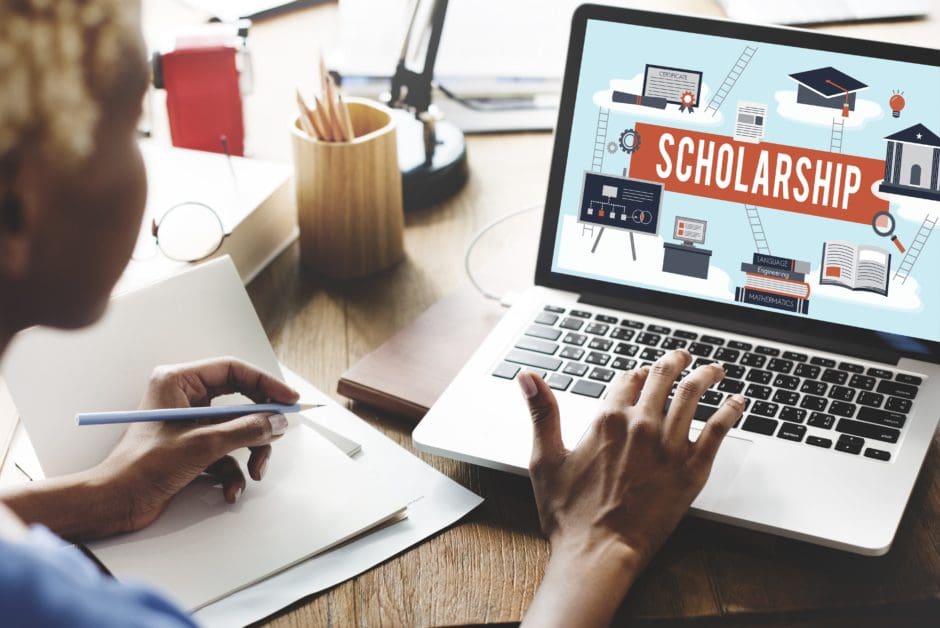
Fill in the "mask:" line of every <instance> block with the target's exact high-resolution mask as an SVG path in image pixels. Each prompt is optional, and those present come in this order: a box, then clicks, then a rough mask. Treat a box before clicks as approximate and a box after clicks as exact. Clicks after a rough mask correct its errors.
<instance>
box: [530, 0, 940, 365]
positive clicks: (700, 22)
mask: <svg viewBox="0 0 940 628" xmlns="http://www.w3.org/2000/svg"><path fill="white" fill-rule="evenodd" d="M588 20H600V21H605V22H614V23H620V24H627V25H633V26H647V27H653V28H662V29H667V30H673V31H679V32H686V33H699V34H703V35H712V36H718V37H729V38H734V39H742V40H749V41H757V42H763V43H768V44H779V45H785V46H794V47H800V48H811V49H815V50H820V51H827V52H837V53H846V54H853V55H860V56H867V57H874V58H879V59H886V60H891V61H903V62H908V63H918V64H922V65H928V66H934V67H938V68H940V50H931V49H928V48H919V47H914V46H903V45H898V44H889V43H881V42H872V41H867V40H860V39H853V38H849V37H841V36H835V35H827V34H823V33H817V32H812V31H806V30H801V29H795V28H785V27H771V26H756V25H748V24H739V23H736V22H731V21H727V20H720V19H711V18H699V17H690V16H685V15H675V14H668V13H654V12H650V11H641V10H636V9H621V8H617V7H607V6H600V5H593V4H585V5H581V6H580V7H578V9H577V10H576V11H575V13H574V16H573V18H572V23H571V34H570V38H569V44H568V54H567V62H566V65H565V73H564V81H563V84H562V95H561V102H560V105H559V110H558V122H557V124H556V128H555V143H554V148H553V153H552V164H551V170H550V176H549V180H548V192H547V195H546V202H545V212H544V215H543V218H542V231H541V236H540V240H539V253H538V260H537V263H536V269H535V283H536V285H539V286H545V287H547V288H553V289H557V290H565V291H569V292H577V293H579V294H580V295H581V297H582V299H583V300H585V301H594V302H599V303H602V304H605V305H609V306H615V307H619V308H621V309H625V310H629V311H635V312H639V313H647V314H651V315H656V316H668V317H670V318H673V319H675V320H679V321H687V322H690V323H697V324H709V325H717V326H719V327H724V328H726V329H729V330H742V331H743V330H746V331H745V333H749V334H753V335H765V336H768V337H773V338H778V339H784V338H785V339H786V341H787V342H794V343H800V344H806V345H809V346H815V347H818V348H821V349H825V350H829V351H836V352H839V353H849V354H867V355H875V356H879V357H880V358H881V359H892V360H893V359H895V358H896V357H904V356H907V357H912V358H915V359H920V360H926V361H930V362H940V342H937V341H931V340H926V339H920V338H914V337H909V336H903V335H899V334H894V333H890V332H880V331H874V330H869V329H862V328H858V327H853V326H850V325H842V324H837V323H829V322H824V321H817V320H813V319H807V318H798V317H795V316H790V315H787V314H777V313H774V312H769V311H763V310H758V309H756V308H747V307H741V306H735V305H731V304H728V303H719V302H715V301H709V300H706V299H701V298H698V297H693V296H682V295H677V294H670V293H666V292H660V291H657V290H652V289H649V288H640V287H636V286H629V285H621V284H615V283H610V282H605V281H600V280H596V279H589V278H585V277H576V276H573V275H567V274H564V273H559V272H553V271H552V258H553V256H554V251H555V237H556V233H557V230H558V220H559V216H560V210H561V194H562V188H563V184H564V175H565V171H566V169H567V160H568V147H569V143H570V141H571V127H572V123H573V118H574V106H575V99H576V97H577V91H578V78H579V75H580V70H581V59H582V52H583V50H584V38H585V32H586V29H587V23H588ZM901 315H903V313H902V314H901ZM938 316H940V313H938ZM761 331H763V332H764V333H763V334H761V333H760V332H761Z"/></svg>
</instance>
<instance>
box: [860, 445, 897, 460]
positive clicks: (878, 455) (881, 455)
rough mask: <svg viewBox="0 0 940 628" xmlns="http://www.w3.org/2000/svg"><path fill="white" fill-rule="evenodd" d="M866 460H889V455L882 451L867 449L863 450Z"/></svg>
mask: <svg viewBox="0 0 940 628" xmlns="http://www.w3.org/2000/svg"><path fill="white" fill-rule="evenodd" d="M865 457H866V458H874V459H875V460H891V454H890V453H888V452H887V451H884V450H883V449H872V448H871V447H869V448H868V449H866V450H865Z"/></svg>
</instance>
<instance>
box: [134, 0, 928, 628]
mask: <svg viewBox="0 0 940 628" xmlns="http://www.w3.org/2000/svg"><path fill="white" fill-rule="evenodd" d="M634 4H636V5H637V6H642V5H644V4H647V3H643V2H639V1H637V2H635V3H634ZM657 6H660V7H664V8H666V9H668V10H674V11H688V12H692V13H702V14H710V15H718V14H719V11H718V9H717V5H715V4H714V3H712V2H709V1H708V0H674V1H668V2H660V3H658V4H657ZM933 15H934V17H933V18H931V20H929V21H922V22H911V23H908V22H899V23H891V24H884V25H873V24H863V25H852V26H840V27H833V28H829V29H827V30H830V31H833V32H839V33H846V34H851V35H856V36H860V37H866V38H871V39H887V40H893V41H905V42H910V43H918V44H922V45H935V42H936V37H937V34H938V32H940V22H938V17H940V0H933ZM145 16H146V17H145V20H146V25H147V29H148V30H151V31H156V30H158V29H159V28H160V26H161V25H164V24H174V23H179V22H180V21H181V20H182V21H187V20H191V19H192V14H191V13H190V12H189V11H188V10H185V9H182V8H180V7H178V6H176V5H173V4H171V3H167V2H156V1H150V2H146V3H145ZM335 27H336V7H335V6H334V5H325V6H321V7H316V8H312V9H308V10H304V11H300V12H296V13H292V14H290V15H288V16H284V17H280V18H276V19H272V20H268V21H265V22H261V23H259V24H257V25H256V26H255V27H254V29H253V31H252V35H251V39H252V47H253V50H254V53H255V63H256V73H257V89H256V91H255V94H254V95H253V96H252V97H251V98H250V101H249V103H248V110H247V115H248V116H249V117H248V131H249V137H250V140H251V141H252V143H253V145H254V148H255V153H256V154H257V155H258V156H259V157H265V158H273V159H281V160H287V159H289V154H290V153H289V149H290V145H289V139H288V134H287V132H286V126H287V120H288V119H289V117H290V115H291V113H292V112H293V99H292V90H293V87H294V85H295V83H296V82H297V81H298V77H307V79H306V80H301V81H300V82H301V83H305V84H308V85H309V84H311V83H312V80H313V79H312V72H313V68H314V60H315V58H316V56H315V55H316V52H317V50H318V49H319V48H320V47H322V48H324V49H329V48H330V46H331V45H332V43H333V42H334V41H335V35H336V28H335ZM551 148H552V139H551V137H550V136H549V135H548V134H526V135H502V136H493V137H479V136H477V137H471V138H469V140H468V150H469V157H470V165H471V178H470V181H469V183H468V184H467V187H466V189H465V190H464V191H463V192H461V193H460V194H459V195H458V196H457V197H455V198H453V199H451V200H449V201H447V202H445V203H443V204H442V205H441V206H440V207H437V208H434V209H432V210H427V211H422V212H418V213H413V214H409V215H408V217H407V230H406V248H407V251H408V258H407V260H406V261H405V262H403V263H402V264H401V265H400V266H398V267H397V268H394V269H392V270H390V271H388V272H386V273H384V274H382V275H379V276H377V277H373V278H369V279H366V280H362V281H358V282H347V283H335V282H326V281H322V280H317V279H311V278H309V277H304V276H303V274H302V273H301V272H300V270H299V267H298V251H297V248H296V246H295V247H293V248H291V249H290V250H288V251H287V252H285V253H284V254H283V255H282V256H281V257H280V258H278V259H277V260H275V262H274V263H273V264H272V265H271V266H270V267H269V268H268V269H267V270H266V271H265V272H264V273H262V275H261V276H259V277H258V278H257V279H256V280H255V281H254V282H253V283H252V284H251V286H250V293H251V297H252V300H253V302H254V304H255V307H256V308H257V310H258V312H259V314H260V317H261V320H262V321H263V323H264V326H265V329H266V331H267V332H268V334H269V336H270V338H271V340H272V342H273V344H274V347H275V349H276V351H277V354H278V357H279V358H280V359H281V360H282V361H283V362H285V363H286V364H287V365H289V366H290V367H291V368H293V369H294V370H296V371H297V372H298V373H300V374H301V375H303V376H304V377H306V378H307V379H308V380H310V381H311V382H313V383H314V384H315V385H316V386H318V387H320V388H321V389H323V390H325V391H333V390H335V387H336V381H337V379H338V378H339V376H340V374H341V373H342V372H343V371H345V370H346V369H347V368H348V367H349V366H350V365H352V364H353V363H355V362H356V361H357V360H359V359H360V358H361V357H362V356H363V355H365V354H366V353H367V352H369V351H371V350H372V349H374V348H375V347H377V346H378V345H380V344H381V343H382V342H384V341H385V340H386V339H387V338H388V337H389V336H391V335H392V334H393V333H394V332H395V331H396V330H397V329H399V328H400V327H402V326H404V325H405V324H407V323H408V322H409V321H411V320H412V319H414V318H415V317H416V316H417V315H418V314H419V313H420V312H422V311H423V310H424V309H425V308H427V307H428V306H430V305H431V304H432V303H434V302H435V301H436V300H437V299H439V298H440V297H442V296H444V295H445V294H447V293H449V292H451V291H453V290H454V289H456V288H457V287H458V286H459V285H461V284H462V283H463V282H464V281H465V279H464V274H463V266H462V262H463V248H464V244H465V243H466V242H467V240H468V239H469V237H470V236H471V234H472V233H474V232H475V231H476V229H478V228H479V227H480V226H482V225H483V224H486V223H487V222H488V221H489V220H491V219H493V218H495V217H497V216H500V215H502V214H504V213H506V212H508V211H510V210H512V209H515V208H518V207H522V206H526V205H529V204H532V203H537V202H539V201H540V200H541V199H543V198H544V194H545V188H546V182H547V173H548V167H549V161H550V153H551ZM519 220H520V221H528V222H524V224H523V222H520V223H518V224H517V225H516V228H515V229H514V231H512V237H513V239H514V246H515V245H516V243H517V241H518V242H520V243H522V244H524V245H525V246H527V247H532V248H533V250H534V234H533V233H532V229H531V226H532V225H537V223H538V217H537V216H532V217H531V218H520V219H519ZM501 233H505V232H501ZM498 249H499V247H497V246H493V247H492V250H493V251H498ZM516 250H517V249H516ZM515 257H516V258H518V257H520V256H515ZM529 259H530V260H531V257H530V258H529ZM512 263H518V264H519V266H517V267H512V266H510V267H509V268H508V269H504V270H508V271H509V275H510V277H509V278H508V279H506V278H503V280H504V281H506V282H507V283H508V284H512V285H516V286H523V285H525V282H526V281H531V279H530V278H531V276H532V266H533V264H534V262H533V261H522V262H512ZM354 410H355V411H356V412H357V414H359V415H360V416H362V417H363V418H364V419H365V420H367V421H369V422H370V423H372V424H373V425H375V426H377V427H378V428H379V429H381V430H382V431H383V432H384V433H386V434H387V435H388V436H389V437H390V438H393V439H394V440H396V441H397V442H399V443H400V444H402V445H403V446H404V447H406V448H408V449H412V450H413V448H412V447H411V438H410V433H411V429H412V426H411V425H410V424H405V423H402V422H398V421H396V420H394V419H391V418H388V417H382V416H376V415H375V414H373V413H371V412H369V411H368V410H365V409H362V408H354ZM417 455H419V456H420V457H421V458H423V459H425V460H427V461H428V462H430V463H431V464H432V465H434V466H435V467H437V468H438V469H440V470H441V471H443V472H444V473H446V474H448V475H449V476H450V477H452V478H454V479H455V480H456V481H458V482H461V483H462V484H464V485H465V486H467V487H469V488H470V489H471V490H473V491H475V492H477V493H479V494H481V495H483V496H484V497H485V498H486V501H485V503H484V504H483V505H482V506H481V507H480V508H478V509H477V510H476V511H475V512H474V513H472V514H471V515H470V516H469V517H468V518H467V519H465V520H464V521H462V522H461V523H460V524H458V525H456V526H454V527H452V528H450V529H448V530H446V531H444V532H442V533H440V534H438V535H436V536H435V537H433V538H432V539H430V540H428V541H427V542H425V543H423V544H421V545H419V546H417V547H415V548H413V549H411V550H410V551H408V552H405V553H404V554H402V555H400V556H398V557H396V558H394V559H392V560H389V561H387V562H386V563H384V564H382V565H380V566H379V567H377V568H375V569H373V570H371V571H369V572H367V573H365V574H363V575H362V576H360V577H358V578H355V579H353V580H351V581H348V582H346V583H344V584H342V585H339V586H337V587H335V588H334V589H332V590H330V591H327V592H325V593H322V594H320V595H316V596H312V597H310V598H308V599H306V600H304V601H301V602H298V603H297V604H295V605H294V606H293V607H291V608H290V609H288V610H286V611H284V612H282V613H280V614H279V615H278V616H276V617H275V618H274V619H273V620H272V621H271V622H270V623H271V625H274V626H309V625H333V626H349V625H369V626H372V625H379V624H384V625H391V626H398V625H422V626H423V625H442V624H444V625H446V624H460V623H484V622H512V621H518V620H519V619H520V618H521V617H522V614H523V612H524V611H525V609H526V607H527V606H528V604H529V603H530V601H531V599H532V596H533V594H534V592H535V590H536V587H537V586H538V583H539V581H540V580H541V576H542V571H543V568H544V565H545V562H546V560H547V558H548V545H547V543H546V542H545V541H544V540H543V539H542V537H541V534H540V532H539V527H538V521H537V517H536V511H535V504H534V501H533V498H532V494H531V490H530V488H529V485H528V482H527V481H526V480H523V479H520V478H517V477H513V476H509V475H506V474H502V473H498V472H495V471H491V470H488V469H482V468H479V467H474V466H471V465H467V464H463V463H457V462H453V461H450V460H445V459H442V458H436V457H431V456H426V455H424V454H417ZM272 464H277V459H276V457H275V459H274V460H273V462H272ZM938 478H940V443H938V442H935V443H934V446H933V448H932V449H931V452H930V453H929V455H928V461H927V464H926V466H925V468H924V470H923V472H922V474H921V478H920V480H919V482H918V483H917V486H916V488H915V490H914V494H913V496H912V498H911V506H910V507H909V509H908V512H907V513H906V516H905V518H904V520H903V522H902V525H901V529H900V531H899V532H898V541H897V543H896V545H895V548H894V549H893V550H892V552H891V553H890V554H889V555H888V556H886V557H883V558H877V559H872V558H860V557H856V556H852V555H848V554H843V553H839V552H834V551H830V550H824V549H821V548H817V547H813V546H809V545H805V544H800V543H797V542H793V541H787V540H784V539H779V538H776V537H772V536H768V535H762V534H757V533H751V532H747V531H744V530H739V529H736V528H732V527H728V526H722V525H717V524H711V523H708V522H705V521H702V520H698V519H689V520H687V521H685V522H684V523H683V524H682V525H681V526H680V529H679V530H678V531H677V532H676V534H675V535H673V537H672V538H671V539H670V540H669V542H668V543H667V545H666V547H665V548H664V549H663V551H662V552H661V553H660V555H659V556H657V558H656V560H655V561H654V563H653V564H652V565H651V566H650V568H649V570H648V571H647V572H646V573H645V574H644V576H643V577H642V578H641V579H640V581H639V582H638V583H637V585H636V587H635V588H634V590H633V591H632V592H631V593H630V595H629V596H628V598H627V600H626V601H625V604H624V606H623V609H622V618H623V619H626V618H628V617H629V618H633V619H634V620H636V621H638V623H647V622H649V623H653V624H655V625H661V624H662V623H663V622H666V623H668V622H670V621H672V620H675V619H677V618H694V619H695V620H696V621H694V623H695V624H696V625H698V624H707V625H712V624H715V625H717V623H716V622H720V623H721V625H728V624H729V623H731V624H733V625H749V626H751V625H761V624H772V625H775V626H779V625H800V626H810V625H819V624H820V623H825V624H827V625H884V624H885V623H886V621H888V620H886V617H887V616H890V615H892V614H893V613H895V611H896V610H897V609H896V608H895V607H894V606H892V604H896V603H904V602H908V601H911V600H917V601H920V602H919V604H918V605H917V606H916V607H915V611H916V612H924V611H925V609H926V610H927V611H929V610H930V609H931V608H932V609H933V611H934V612H936V602H937V601H938V599H940V598H938V594H940V585H938V583H937V581H936V574H938V573H940V565H938V564H937V562H936V560H937V558H936V557H937V551H936V548H937V547H938V544H940V536H938V529H937V520H936V514H935V513H937V512H938V507H937V503H938V502H940V480H938ZM928 504H932V506H931V507H930V508H929V509H928ZM873 507H877V505H873ZM929 513H933V514H929ZM921 547H924V548H932V551H931V552H920V551H919V548H921ZM925 600H926V602H925ZM931 600H932V602H931ZM858 605H862V606H871V607H873V609H863V610H862V611H838V610H836V611H818V609H821V608H822V609H825V608H828V609H839V608H841V607H850V606H858ZM931 605H932V606H931ZM810 611H815V612H816V614H810V613H809V612H810ZM779 612H787V613H789V614H788V615H784V616H781V615H774V616H773V617H770V614H772V613H779ZM902 612H904V613H910V612H911V611H910V609H909V608H905V609H903V610H902ZM820 613H821V614H820Z"/></svg>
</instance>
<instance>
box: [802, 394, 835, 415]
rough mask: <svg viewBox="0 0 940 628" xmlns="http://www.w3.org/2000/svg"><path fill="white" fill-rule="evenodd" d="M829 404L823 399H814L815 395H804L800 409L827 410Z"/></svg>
mask: <svg viewBox="0 0 940 628" xmlns="http://www.w3.org/2000/svg"><path fill="white" fill-rule="evenodd" d="M827 405H829V402H828V401H827V400H826V399H825V398H823V397H814V396H813V395H804V396H803V400H802V401H800V407H801V408H806V409H807V410H819V411H822V410H825V409H826V406H827Z"/></svg>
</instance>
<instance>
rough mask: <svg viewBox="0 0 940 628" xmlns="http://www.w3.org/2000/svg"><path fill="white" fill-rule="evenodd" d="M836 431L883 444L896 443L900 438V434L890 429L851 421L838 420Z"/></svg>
mask: <svg viewBox="0 0 940 628" xmlns="http://www.w3.org/2000/svg"><path fill="white" fill-rule="evenodd" d="M836 431H837V432H842V433H844V434H852V435H853V436H862V437H864V438H871V439H873V440H880V441H882V442H885V443H896V442H898V438H900V436H901V432H899V431H898V430H895V429H892V428H890V427H882V426H880V425H872V424H871V423H861V422H859V421H853V420H851V419H839V422H838V423H837V424H836Z"/></svg>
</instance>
